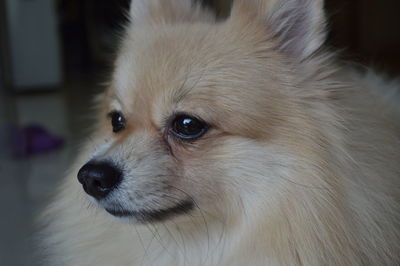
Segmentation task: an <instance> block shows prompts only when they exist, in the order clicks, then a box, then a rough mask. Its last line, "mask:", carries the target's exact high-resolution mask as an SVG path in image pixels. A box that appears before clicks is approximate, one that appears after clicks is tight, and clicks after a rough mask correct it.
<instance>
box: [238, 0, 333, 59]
mask: <svg viewBox="0 0 400 266" xmlns="http://www.w3.org/2000/svg"><path fill="white" fill-rule="evenodd" d="M249 14H251V16H253V17H250V16H249ZM243 16H247V17H248V19H251V20H250V21H254V16H256V17H258V18H259V19H261V21H263V22H262V23H264V25H265V27H267V28H268V30H269V31H272V36H273V37H274V38H276V39H277V40H278V42H279V47H278V48H279V49H280V50H281V51H283V52H285V53H287V54H289V55H290V56H293V57H296V58H299V59H305V58H307V57H309V56H310V55H311V54H313V53H314V52H315V51H316V50H318V48H320V47H321V46H322V44H323V43H324V42H325V39H326V31H325V25H326V22H325V15H324V11H323V0H236V1H235V2H234V6H233V8H232V13H231V19H233V20H234V19H236V18H235V17H241V18H240V19H241V20H242V21H243V19H244V17H243ZM250 21H247V23H249V22H250Z"/></svg>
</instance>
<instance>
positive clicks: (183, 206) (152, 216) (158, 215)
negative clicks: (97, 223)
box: [105, 200, 195, 223]
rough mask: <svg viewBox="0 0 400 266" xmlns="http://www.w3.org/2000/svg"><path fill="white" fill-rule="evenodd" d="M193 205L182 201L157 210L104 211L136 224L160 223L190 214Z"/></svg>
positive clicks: (190, 202)
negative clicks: (131, 219) (128, 219)
mask: <svg viewBox="0 0 400 266" xmlns="http://www.w3.org/2000/svg"><path fill="white" fill-rule="evenodd" d="M194 206H195V205H194V203H193V201H192V200H184V201H182V202H179V203H178V204H176V205H175V206H173V207H169V208H166V209H159V210H139V211H130V210H123V209H110V208H106V209H105V210H106V211H107V212H108V213H110V214H112V215H113V216H116V217H120V218H134V219H135V220H136V221H137V222H141V223H144V222H161V221H165V220H167V219H170V218H172V217H174V216H177V215H182V214H185V213H188V212H190V211H191V210H193V209H194Z"/></svg>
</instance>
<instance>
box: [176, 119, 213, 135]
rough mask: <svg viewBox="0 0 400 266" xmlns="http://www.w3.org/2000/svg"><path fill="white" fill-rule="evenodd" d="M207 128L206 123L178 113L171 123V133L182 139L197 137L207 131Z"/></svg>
mask: <svg viewBox="0 0 400 266" xmlns="http://www.w3.org/2000/svg"><path fill="white" fill-rule="evenodd" d="M208 128H209V125H208V124H207V123H205V122H204V121H202V120H200V119H198V118H195V117H192V116H189V115H178V116H176V117H175V118H174V120H173V121H172V124H171V131H172V133H173V134H174V135H175V136H176V137H178V138H180V139H182V140H195V139H198V138H200V137H201V136H203V135H204V134H205V133H206V132H207V130H208Z"/></svg>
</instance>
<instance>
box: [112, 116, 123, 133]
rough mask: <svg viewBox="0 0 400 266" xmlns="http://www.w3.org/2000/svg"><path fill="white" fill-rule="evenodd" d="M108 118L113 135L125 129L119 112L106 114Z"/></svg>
mask: <svg viewBox="0 0 400 266" xmlns="http://www.w3.org/2000/svg"><path fill="white" fill-rule="evenodd" d="M108 116H109V117H110V118H111V125H112V127H113V132H114V133H118V132H120V131H121V130H123V129H125V118H124V116H123V115H122V114H121V112H118V111H112V112H111V113H109V114H108Z"/></svg>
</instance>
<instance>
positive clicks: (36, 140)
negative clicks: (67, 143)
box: [13, 124, 64, 157]
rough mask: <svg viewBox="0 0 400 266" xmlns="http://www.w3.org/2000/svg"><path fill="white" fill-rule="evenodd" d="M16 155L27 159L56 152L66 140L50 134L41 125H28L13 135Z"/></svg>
mask: <svg viewBox="0 0 400 266" xmlns="http://www.w3.org/2000/svg"><path fill="white" fill-rule="evenodd" d="M13 135H14V136H13V140H14V153H15V155H16V156H18V157H27V156H32V155H35V154H39V153H44V152H49V151H53V150H56V149H58V148H60V147H62V145H63V144H64V139H63V138H61V137H58V136H54V135H52V134H50V133H49V132H48V131H47V130H46V129H44V128H43V127H42V126H40V125H35V124H32V125H28V126H25V127H23V128H21V129H17V130H16V132H14V134H13Z"/></svg>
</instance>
